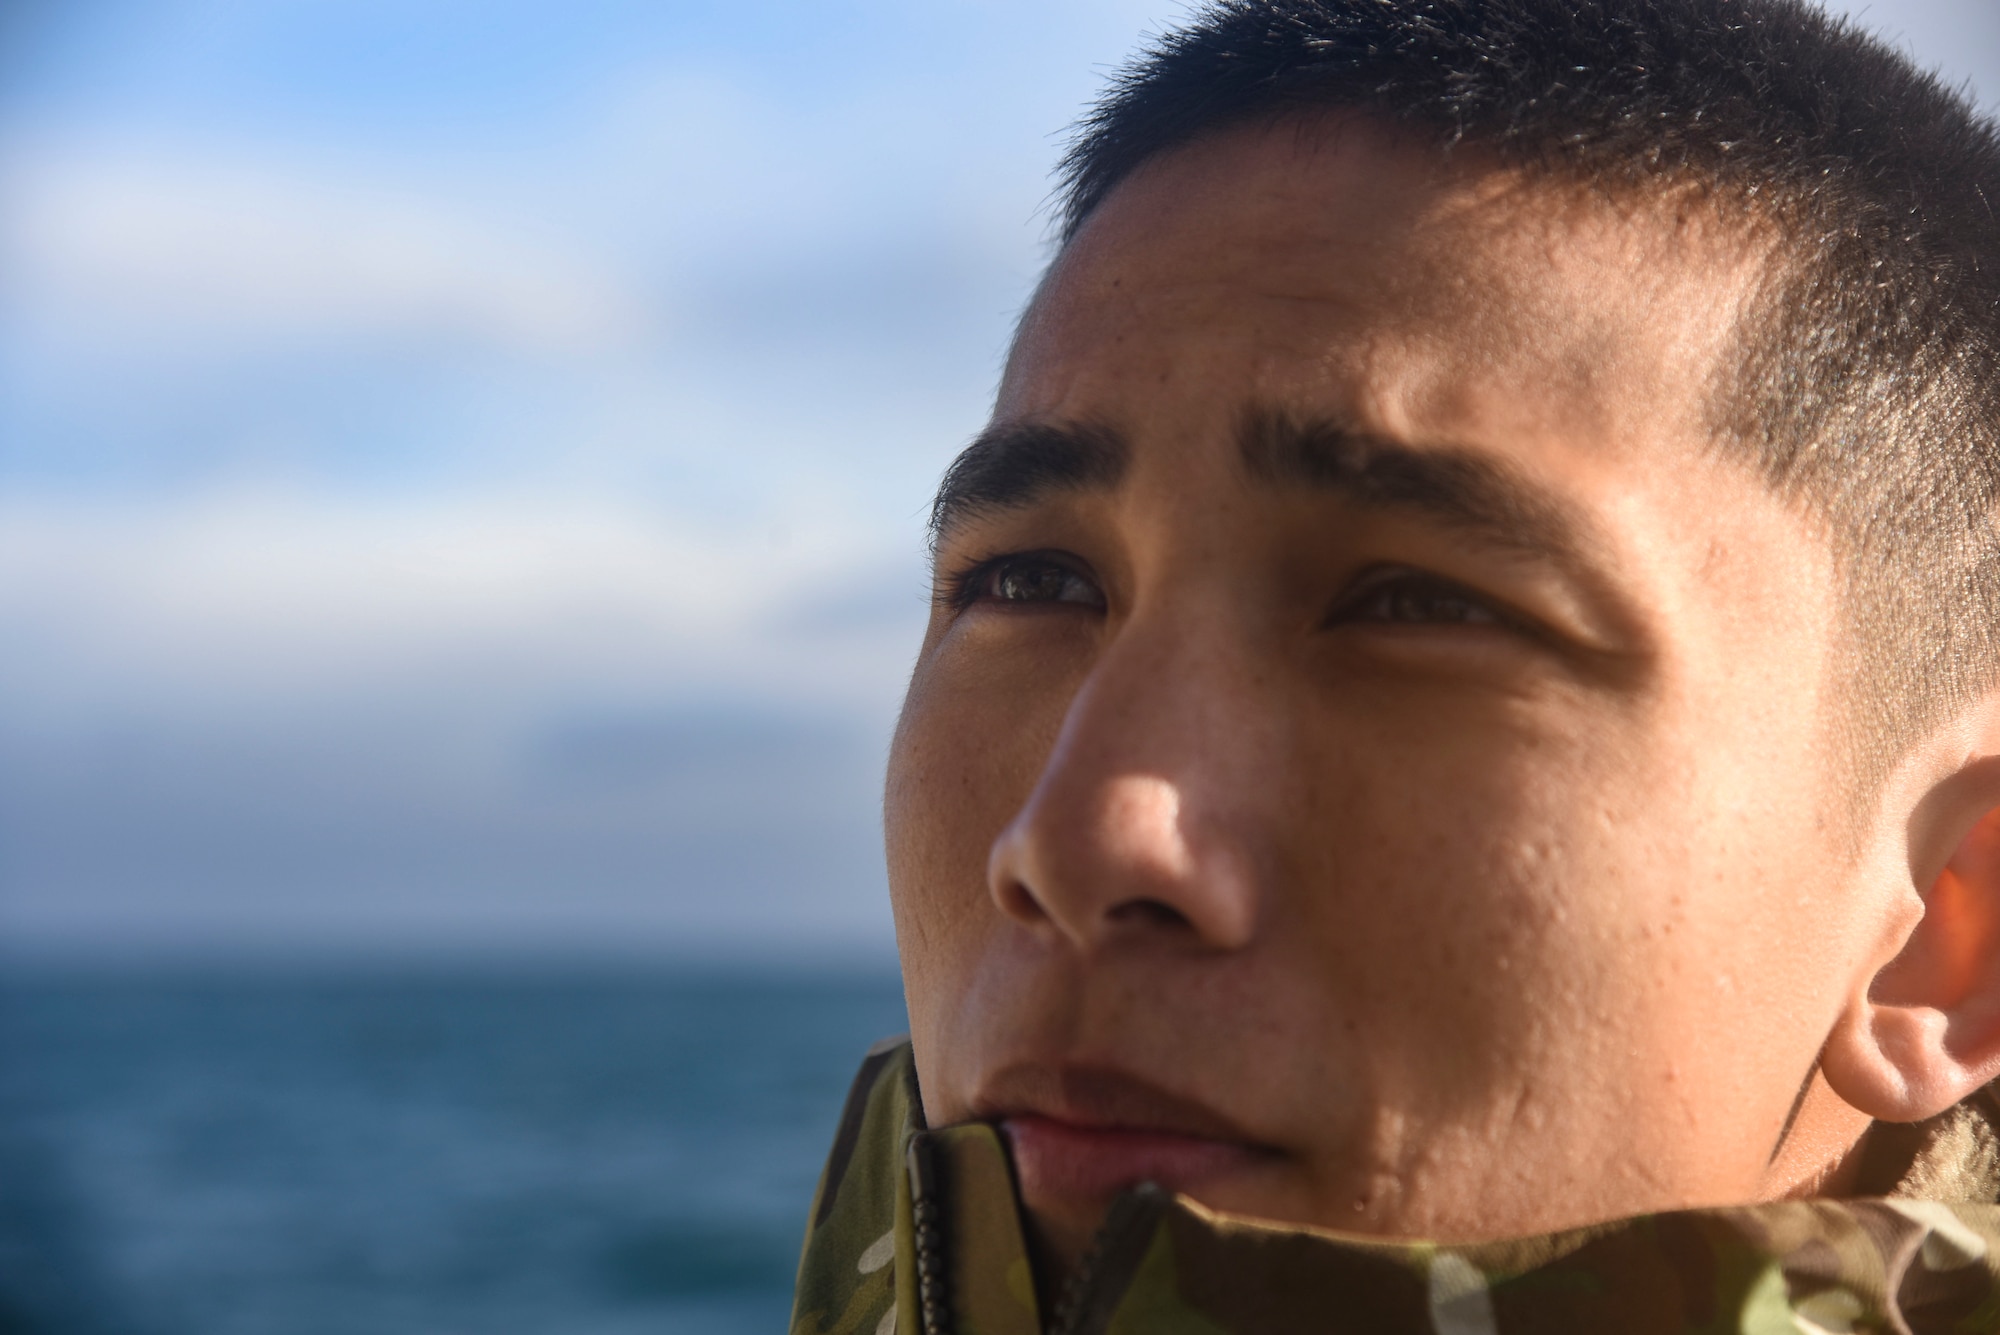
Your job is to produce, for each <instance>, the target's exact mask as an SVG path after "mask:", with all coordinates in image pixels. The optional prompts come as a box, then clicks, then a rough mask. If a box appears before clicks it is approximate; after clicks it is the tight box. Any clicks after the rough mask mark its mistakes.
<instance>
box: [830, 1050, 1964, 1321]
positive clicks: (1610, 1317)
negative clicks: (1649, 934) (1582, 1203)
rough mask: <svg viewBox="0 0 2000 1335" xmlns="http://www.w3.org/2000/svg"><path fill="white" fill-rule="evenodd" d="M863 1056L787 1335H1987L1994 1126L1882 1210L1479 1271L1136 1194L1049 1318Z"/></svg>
mask: <svg viewBox="0 0 2000 1335" xmlns="http://www.w3.org/2000/svg"><path fill="white" fill-rule="evenodd" d="M919 1107H920V1105H919V1103H918V1101H917V1091H916V1077H915V1069H914V1067H913V1066H912V1064H911V1061H910V1055H909V1045H908V1044H907V1043H906V1042H901V1041H896V1042H891V1043H885V1044H880V1045H878V1046H877V1047H876V1048H875V1049H874V1050H873V1051H872V1052H870V1054H869V1056H868V1059H867V1061H866V1062H865V1063H864V1064H863V1066H862V1070H861V1073H860V1075H859V1076H858V1077H857V1079H856V1081H855V1086H854V1091H853V1093H852V1094H850V1096H849V1098H848V1104H847V1108H846V1111H845V1112H844V1114H843V1115H842V1118H841V1123H840V1127H839V1130H838V1133H837V1134H836V1137H835V1141H834V1146H833V1150H832V1153H831V1155H830V1156H829V1158H828V1162H827V1168H826V1172H825V1175H824V1176H823V1177H822V1179H821V1182H820V1188H819V1192H818V1195H817V1196H816V1197H815V1199H814V1202H813V1207H812V1216H811V1221H810V1226H809V1228H808V1231H807V1234H806V1243H805V1251H804V1254H803V1256H802V1258H801V1260H800V1265H799V1278H798V1289H797V1295H796V1298H795V1301H794V1307H793V1315H792V1326H791V1329H792V1335H1050V1333H1053V1335H1140V1333H1141V1332H1144V1333H1145V1335H1225V1333H1235V1335H1253V1333H1254V1335H1286V1333H1287V1332H1294V1331H1296V1332H1299V1333H1300V1335H1304V1333H1305V1332H1308V1331H1310V1332H1313V1335H1340V1333H1342V1332H1353V1335H1364V1333H1365V1335H1579V1333H1581V1332H1617V1335H1696V1333H1697V1332H1699V1333H1702V1335H1708V1333H1711V1332H1712V1333H1713V1335H1723V1332H1729V1333H1730V1335H1739V1333H1740V1335H1830V1333H1832V1332H1858V1331H1868V1332H1885V1333H1886V1332H1894V1333H1896V1335H1945V1333H1946V1332H1951V1333H1953V1335H1958V1333H1963V1335H1975V1333H1976V1335H1995V1333H1996V1332H2000V1205H1996V1204H1995V1201H1996V1199H2000V1136H1996V1134H1995V1127H1996V1126H2000V1106H1996V1105H1995V1104H1994V1102H1993V1099H1992V1096H1991V1092H1990V1091H1986V1092H1983V1093H1982V1096H1980V1097H1979V1098H1976V1099H1974V1100H1970V1101H1968V1102H1967V1103H1966V1104H1962V1105H1960V1107H1959V1108H1957V1109H1954V1110H1953V1111H1952V1112H1951V1113H1949V1114H1946V1116H1944V1117H1942V1118H1939V1119H1936V1120H1934V1121H1933V1122H1930V1123H1924V1124H1922V1125H1920V1126H1917V1127H1909V1128H1901V1127H1899V1128H1881V1129H1880V1134H1879V1135H1878V1136H1876V1137H1872V1138H1871V1141H1870V1143H1869V1145H1868V1146H1867V1147H1866V1159H1865V1162H1864V1169H1863V1173H1864V1179H1865V1180H1866V1181H1867V1182H1868V1183H1869V1184H1870V1189H1871V1190H1875V1191H1878V1192H1879V1193H1880V1194H1879V1195H1877V1196H1875V1197H1871V1198H1867V1199H1857V1200H1842V1201H1796V1202H1785V1203H1780V1204H1773V1205H1760V1206H1751V1207H1742V1208H1736V1209H1722V1210H1688V1211H1678V1212H1674V1213H1669V1214H1659V1215H1647V1216H1642V1217H1639V1218H1635V1219H1627V1220H1621V1221H1618V1222H1616V1223H1612V1224H1606V1225H1600V1226H1597V1227H1594V1228H1586V1229H1576V1230H1572V1231H1569V1232H1565V1233H1557V1234H1550V1235H1547V1236H1544V1237H1537V1238H1528V1239H1521V1240H1516V1241H1510V1242H1504V1243H1494V1244H1488V1245H1482V1246H1477V1247H1441V1246H1434V1245H1431V1244H1427V1243H1408V1242H1394V1243H1390V1242H1383V1241H1380V1240H1377V1239H1370V1238H1363V1237H1355V1236H1348V1235H1342V1234H1337V1233H1330V1232H1325V1231H1321V1230H1318V1229H1307V1228H1289V1227H1272V1226H1270V1225H1266V1224H1260V1223H1257V1222H1255V1221H1252V1220H1246V1219H1240V1218H1235V1217H1231V1216H1227V1215H1221V1214H1217V1213H1215V1212H1212V1211H1209V1210H1206V1209H1203V1208H1202V1207H1201V1206H1200V1205H1197V1204H1196V1203H1194V1202H1193V1201H1190V1200H1187V1199H1186V1198H1184V1197H1176V1196H1169V1195H1167V1194H1165V1193H1162V1192H1158V1191H1150V1190H1143V1189H1142V1190H1140V1191H1135V1192H1131V1193H1128V1194H1127V1195H1126V1196H1124V1197H1123V1198H1121V1199H1120V1201H1119V1202H1118V1204H1117V1205H1116V1206H1115V1207H1114V1209H1113V1211H1112V1214H1111V1217H1110V1219H1108V1220H1107V1221H1106V1224H1105V1227H1104V1229H1103V1231H1102V1232H1101V1233H1100V1235H1099V1238H1098V1243H1097V1246H1096V1248H1095V1249H1094V1250H1093V1253H1092V1255H1091V1256H1090V1257H1089V1258H1088V1259H1087V1260H1086V1262H1085V1263H1084V1265H1083V1266H1081V1267H1080V1269H1079V1272H1078V1276H1077V1279H1076V1281H1075V1282H1074V1283H1073V1284H1072V1285H1071V1286H1070V1288H1069V1291H1068V1292H1067V1293H1066V1294H1065V1295H1064V1296H1063V1298H1062V1299H1061V1300H1060V1301H1059V1302H1058V1303H1056V1304H1055V1310H1053V1311H1051V1312H1048V1313H1044V1312H1043V1311H1042V1310H1041V1307H1040V1305H1039V1304H1038V1301H1037V1296H1036V1290H1035V1283H1034V1276H1033V1272H1032V1270H1031V1269H1030V1264H1029V1260H1028V1252H1027V1248H1026V1246H1025V1244H1024V1239H1023V1236H1022V1232H1021V1222H1020V1213H1019V1207H1018V1204H1017V1202H1016V1199H1015V1195H1014V1189H1013V1178H1012V1173H1011V1170H1010V1168H1009V1166H1008V1163H1007V1158H1006V1153H1005V1151H1004V1149H1003V1148H1002V1146H1001V1143H1000V1140H999V1138H998V1137H997V1136H996V1135H995V1133H994V1132H993V1130H992V1129H991V1128H990V1127H987V1126H983V1125H977V1124H972V1125H965V1126H956V1127H947V1128H943V1129H940V1130H935V1131H933V1130H928V1129H926V1128H925V1127H924V1126H923V1125H922V1121H921V1114H920V1112H919Z"/></svg>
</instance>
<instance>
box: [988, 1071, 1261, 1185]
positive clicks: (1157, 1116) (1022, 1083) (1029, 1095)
mask: <svg viewBox="0 0 2000 1335" xmlns="http://www.w3.org/2000/svg"><path fill="white" fill-rule="evenodd" d="M976 1107H977V1109H978V1115H979V1116H980V1118H981V1120H985V1121H992V1122H997V1123H998V1124H999V1126H1000V1129H1001V1131H1002V1133H1003V1134H1004V1135H1005V1136H1006V1137H1007V1140H1008V1143H1009V1145H1010V1147H1011V1148H1012V1150H1013V1154H1014V1170H1015V1173H1016V1174H1017V1175H1018V1176H1019V1178H1020V1182H1021V1191H1022V1194H1023V1195H1024V1196H1026V1197H1027V1198H1028V1199H1029V1201H1031V1202H1034V1201H1097V1200H1103V1199H1106V1198H1108V1197H1110V1196H1112V1195H1115V1194H1116V1193H1118V1192H1119V1191H1122V1190H1124V1189H1125V1188H1127V1187H1132V1186H1136V1185H1137V1184H1139V1183H1141V1182H1154V1183H1157V1184H1159V1185H1160V1186H1162V1187H1165V1188H1167V1189H1168V1190H1170V1191H1193V1190H1196V1189H1197V1188H1199V1187H1200V1186H1201V1184H1202V1183H1204V1182H1208V1181H1212V1180H1214V1179H1215V1178H1218V1177H1221V1176H1225V1175H1227V1174H1230V1173H1233V1172H1238V1171H1241V1170H1243V1169H1247V1168H1251V1167H1254V1166H1255V1165H1257V1164H1258V1163H1259V1162H1260V1161H1266V1160H1269V1159H1270V1158H1271V1157H1272V1156H1273V1155H1274V1154H1275V1153H1276V1151H1274V1150H1272V1149H1271V1148H1269V1147H1268V1146H1263V1145H1259V1144H1258V1143H1256V1142H1255V1141H1254V1140H1253V1139H1252V1138H1251V1137H1250V1136H1249V1135H1247V1134H1246V1133H1244V1132H1243V1131H1242V1130H1240V1129H1239V1128H1237V1127H1236V1126H1235V1125H1234V1124H1233V1123H1231V1122H1230V1121H1229V1120H1228V1119H1227V1118H1225V1117H1223V1116H1222V1115H1221V1114H1220V1113H1217V1112H1215V1111H1213V1110H1211V1109H1209V1108H1207V1107H1206V1106H1204V1105H1202V1104H1200V1103H1197V1102H1194V1101H1192V1100H1190V1099H1187V1098H1185V1097H1183V1096H1181V1095H1177V1094H1173V1093H1171V1092H1169V1091H1167V1090H1164V1089H1161V1088H1160V1087H1159V1086H1156V1085H1152V1084H1149V1083H1148V1082H1146V1081H1144V1080H1140V1079H1138V1078H1136V1077H1133V1076H1130V1075H1127V1074H1124V1073H1123V1072H1119V1071H1115V1070H1109V1069H1106V1068H1102V1067H1086V1066H1060V1067H1053V1068H1052V1067H1045V1066H1015V1067H1009V1068H1007V1069H1006V1070H1004V1071H1002V1072H1001V1073H1000V1074H999V1075H998V1076H996V1077H995V1078H994V1079H992V1080H990V1081H989V1082H988V1083H987V1085H986V1087H985V1089H984V1090H983V1091H982V1093H981V1097H980V1098H979V1100H978V1102H977V1104H976Z"/></svg>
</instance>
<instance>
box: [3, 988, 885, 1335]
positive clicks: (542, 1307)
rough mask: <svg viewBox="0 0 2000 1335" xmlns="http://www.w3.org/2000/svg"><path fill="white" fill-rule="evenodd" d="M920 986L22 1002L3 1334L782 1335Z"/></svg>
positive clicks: (74, 995) (6, 1089)
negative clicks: (855, 1110) (839, 1175)
mask: <svg viewBox="0 0 2000 1335" xmlns="http://www.w3.org/2000/svg"><path fill="white" fill-rule="evenodd" d="M904 1027H905V1021H904V1016H903V1006H902V997H901V992H900V989H899V986H898V984H897V981H896V979H895V977H894V975H893V974H889V973H882V974H879V975H866V976H848V977H821V978H810V977H798V976H787V975H784V974H781V973H775V972H764V973H759V972H720V971H712V972H706V973H698V974H694V973H681V974H675V973H672V972H665V973H661V974H658V975H642V974H637V973H631V974H625V975H620V976H581V975H578V976H564V975H557V974H550V973H530V972H520V973H514V974H508V973H503V972H496V971H485V972H478V973H459V974H453V973H449V972H432V973H422V972H411V971H404V972H401V973H375V974H363V973H354V974H349V975H338V974H331V973H321V974H317V975H312V976H304V977H282V976H277V975H274V974H263V975H257V974H248V973H246V974H240V975H234V976H231V975H223V974H215V973H209V974H193V973H183V974H180V975H175V976H167V975H153V976H135V975H124V976H116V975H109V974H95V975H85V974H75V975H71V976H66V977H65V976H53V975H47V976H37V977H31V978H26V979H23V978H19V977H17V978H15V979H13V980H12V981H10V982H8V983H6V984H4V985H0V1054H4V1059H5V1065H4V1086H0V1095H4V1097H0V1112H4V1119H3V1120H0V1332H16V1331H20V1332H26V1331H37V1332H58V1331H60V1332H64V1333H65V1335H67V1333H68V1332H76V1333H77V1335H87V1333H89V1332H102V1333H103V1335H196V1333H197V1332H199V1333H200V1335H364V1332H365V1335H557V1333H558V1332H560V1333H561V1335H638V1333H639V1332H681V1331H686V1332H704V1333H706V1332H713V1333H714V1335H737V1333H738V1332H742V1333H744V1335H748V1333H749V1332H775V1331H782V1330H783V1328H784V1320H785V1315H786V1311H787V1304H788V1300H789V1290H790V1284H791V1278H792V1272H793V1269H794V1267H795V1265H796V1264H797V1258H798V1248H799V1242H800V1238H801V1235H802V1232H803V1227H804V1220H805V1214H806V1209H807V1205H808V1203H809V1200H810V1197H811V1194H812V1188H813V1183H814V1181H815V1179H816V1177H817V1175H818V1172H819V1167H820V1163H821V1161H822V1158H823V1156H824V1154H825V1152H826V1146H827V1142H828V1140H829V1139H830V1137H831V1134H832V1130H833V1123H834V1120H835V1118H836V1116H837V1114H838V1111H839V1107H840V1103H841V1100H842V1098H843V1097H844V1095H845V1093H846V1088H847V1083H848V1080H849V1078H850V1077H851V1075H852V1073H853V1070H854V1067H855V1065H856V1063H857V1062H858V1061H859V1059H860V1057H861V1055H862V1053H863V1051H864V1050H865V1049H866V1047H867V1045H868V1044H869V1043H870V1042H872V1041H873V1040H874V1039H876V1038H878V1037H880V1036H882V1035H884V1034H889V1033H896V1032H899V1031H900V1030H902V1029H903V1028H904Z"/></svg>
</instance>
